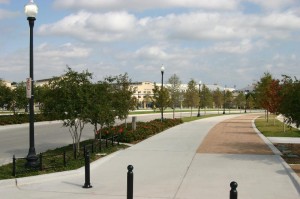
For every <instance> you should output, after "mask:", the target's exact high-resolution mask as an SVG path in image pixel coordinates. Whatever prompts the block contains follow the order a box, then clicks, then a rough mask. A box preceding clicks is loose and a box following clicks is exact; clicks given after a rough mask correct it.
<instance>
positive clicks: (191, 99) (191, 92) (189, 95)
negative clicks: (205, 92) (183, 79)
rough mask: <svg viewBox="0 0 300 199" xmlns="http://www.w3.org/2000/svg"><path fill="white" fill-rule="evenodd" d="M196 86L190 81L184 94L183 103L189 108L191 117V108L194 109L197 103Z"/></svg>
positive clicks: (193, 81)
mask: <svg viewBox="0 0 300 199" xmlns="http://www.w3.org/2000/svg"><path fill="white" fill-rule="evenodd" d="M196 87H197V84H196V82H195V80H193V79H191V80H190V81H189V82H188V88H187V90H186V91H185V93H184V101H183V103H184V104H185V106H187V107H189V108H191V117H192V113H193V107H196V106H197V105H198V103H199V93H198V90H197V88H196Z"/></svg>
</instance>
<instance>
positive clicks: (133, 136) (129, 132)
mask: <svg viewBox="0 0 300 199" xmlns="http://www.w3.org/2000/svg"><path fill="white" fill-rule="evenodd" d="M181 123H183V121H182V120H181V119H164V120H163V122H161V120H157V119H156V120H152V121H150V122H137V123H136V130H135V131H134V130H133V129H132V123H127V125H126V124H121V125H118V126H113V127H105V128H103V129H102V130H101V131H98V137H99V138H100V132H101V139H106V138H111V137H112V136H115V135H117V136H118V139H119V141H120V142H125V143H132V142H136V141H140V140H144V139H146V138H148V137H150V136H152V135H155V134H157V133H159V132H161V131H163V130H165V129H167V128H170V127H173V126H176V125H179V124H181ZM126 126H127V127H126Z"/></svg>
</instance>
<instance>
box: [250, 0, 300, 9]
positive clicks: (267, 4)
mask: <svg viewBox="0 0 300 199" xmlns="http://www.w3.org/2000/svg"><path fill="white" fill-rule="evenodd" d="M245 1H248V2H252V3H255V4H258V5H260V6H261V7H263V8H264V9H267V10H274V9H277V10H279V9H284V8H286V7H287V6H292V5H294V4H296V3H299V2H298V0H245Z"/></svg>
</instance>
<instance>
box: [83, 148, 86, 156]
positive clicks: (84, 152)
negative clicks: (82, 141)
mask: <svg viewBox="0 0 300 199" xmlns="http://www.w3.org/2000/svg"><path fill="white" fill-rule="evenodd" d="M85 156H86V146H85V145H84V146H83V157H85Z"/></svg>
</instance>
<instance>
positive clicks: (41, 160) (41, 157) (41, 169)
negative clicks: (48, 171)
mask: <svg viewBox="0 0 300 199" xmlns="http://www.w3.org/2000/svg"><path fill="white" fill-rule="evenodd" d="M40 171H43V154H42V153H40Z"/></svg>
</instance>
